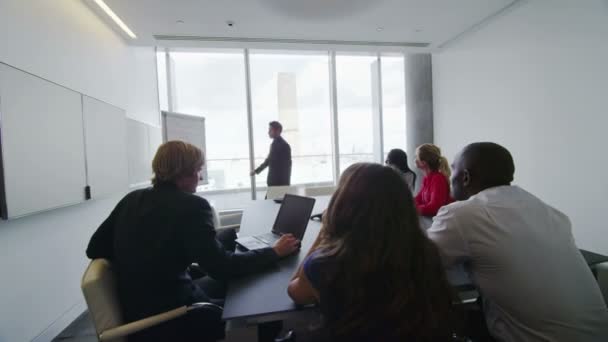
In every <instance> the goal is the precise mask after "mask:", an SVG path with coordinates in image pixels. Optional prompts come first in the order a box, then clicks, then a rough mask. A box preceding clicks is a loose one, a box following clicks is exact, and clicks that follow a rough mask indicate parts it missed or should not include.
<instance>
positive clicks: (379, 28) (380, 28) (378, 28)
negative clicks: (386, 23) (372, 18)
mask: <svg viewBox="0 0 608 342" xmlns="http://www.w3.org/2000/svg"><path fill="white" fill-rule="evenodd" d="M383 30H384V27H377V28H376V31H378V32H380V31H383Z"/></svg>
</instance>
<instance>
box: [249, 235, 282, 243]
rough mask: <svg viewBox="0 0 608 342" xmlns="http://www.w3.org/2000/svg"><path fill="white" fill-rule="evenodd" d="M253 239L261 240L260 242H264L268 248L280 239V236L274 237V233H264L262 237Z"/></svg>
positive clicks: (257, 236)
mask: <svg viewBox="0 0 608 342" xmlns="http://www.w3.org/2000/svg"><path fill="white" fill-rule="evenodd" d="M255 237H256V238H257V239H258V240H262V241H264V242H266V243H267V244H269V245H270V246H272V245H273V244H274V243H275V242H276V241H277V240H278V239H279V238H280V236H278V235H276V234H274V233H266V234H262V235H256V236H255Z"/></svg>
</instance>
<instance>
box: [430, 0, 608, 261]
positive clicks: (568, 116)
mask: <svg viewBox="0 0 608 342" xmlns="http://www.w3.org/2000/svg"><path fill="white" fill-rule="evenodd" d="M433 75H434V76H433V78H434V80H433V83H434V107H435V108H434V109H435V116H434V120H435V141H436V142H437V143H438V144H439V145H440V146H441V147H442V148H443V150H444V152H445V155H446V156H448V157H449V158H453V156H454V155H455V154H456V153H457V151H458V150H459V149H461V148H462V147H464V146H465V145H466V144H467V143H470V142H474V141H494V142H498V143H500V144H502V145H504V146H505V147H507V148H508V149H509V150H510V151H511V153H512V154H513V156H514V158H515V163H516V173H515V183H517V184H519V185H521V186H523V187H524V188H526V189H528V190H529V191H531V192H532V193H534V194H536V195H538V196H539V197H541V198H542V199H544V200H546V201H547V202H548V203H549V204H551V205H553V206H555V207H557V208H558V209H560V210H562V211H564V212H565V213H566V214H568V215H569V216H570V218H571V219H572V221H573V229H574V235H575V238H576V240H577V243H578V245H579V247H581V248H586V249H590V250H594V251H597V252H601V253H604V254H608V233H607V232H608V230H607V229H608V223H607V221H606V219H605V217H606V215H605V212H606V210H607V209H608V176H607V174H606V171H607V170H608V153H607V152H606V142H605V139H604V138H605V132H606V129H607V127H608V2H606V1H601V0H595V1H593V0H577V1H568V0H558V1H555V0H530V1H525V2H524V4H523V5H522V6H518V7H517V8H515V9H514V10H513V11H511V12H509V13H507V14H506V15H504V16H502V17H500V18H498V19H496V20H495V21H494V22H492V23H491V24H490V25H488V26H486V27H484V28H482V29H481V30H479V31H478V32H476V33H473V34H471V35H469V36H467V37H466V38H465V39H463V40H461V41H459V42H456V43H455V44H453V45H452V46H450V47H448V48H447V49H446V50H444V51H442V52H440V53H437V54H435V55H434V56H433Z"/></svg>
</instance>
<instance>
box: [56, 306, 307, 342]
mask: <svg viewBox="0 0 608 342" xmlns="http://www.w3.org/2000/svg"><path fill="white" fill-rule="evenodd" d="M315 322H318V316H317V315H316V313H314V312H312V311H309V312H302V313H301V314H299V315H297V316H295V317H291V318H289V319H288V320H286V321H285V323H284V324H283V326H284V330H285V332H286V331H288V330H294V331H295V332H296V335H297V340H298V342H306V341H313V340H315V339H314V337H313V335H312V333H310V330H311V329H312V326H314V325H315ZM256 336H257V335H256V330H255V327H235V326H230V324H229V325H228V327H227V332H226V339H225V340H224V341H225V342H241V341H255V340H256ZM96 341H97V336H96V333H95V328H94V327H93V321H92V320H91V317H90V316H89V314H88V312H87V313H84V314H83V315H82V316H80V317H79V318H77V319H76V320H75V321H74V322H72V324H70V326H68V327H67V328H66V329H65V330H64V331H62V332H61V334H59V336H57V337H55V339H54V340H53V342H96Z"/></svg>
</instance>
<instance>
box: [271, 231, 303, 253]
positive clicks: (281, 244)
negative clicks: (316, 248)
mask: <svg viewBox="0 0 608 342" xmlns="http://www.w3.org/2000/svg"><path fill="white" fill-rule="evenodd" d="M272 249H274V252H275V253H277V255H278V256H279V257H281V258H283V257H286V256H288V255H290V254H293V253H295V252H296V251H298V250H299V249H300V240H298V239H296V238H295V237H294V236H293V235H291V234H285V235H283V236H281V238H280V239H279V240H278V241H277V242H275V244H274V246H272Z"/></svg>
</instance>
